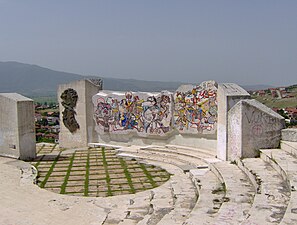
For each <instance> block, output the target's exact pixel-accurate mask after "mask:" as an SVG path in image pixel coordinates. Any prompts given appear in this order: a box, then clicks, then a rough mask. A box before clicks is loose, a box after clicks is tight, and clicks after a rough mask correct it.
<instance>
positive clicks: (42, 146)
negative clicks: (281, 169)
mask: <svg viewBox="0 0 297 225" xmlns="http://www.w3.org/2000/svg"><path fill="white" fill-rule="evenodd" d="M44 146H45V145H42V146H41V148H40V149H39V151H38V152H37V154H39V152H41V151H42V149H43V148H44Z"/></svg>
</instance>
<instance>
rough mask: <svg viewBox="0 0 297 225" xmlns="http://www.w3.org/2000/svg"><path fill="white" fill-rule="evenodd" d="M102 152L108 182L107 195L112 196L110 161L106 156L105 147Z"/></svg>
mask: <svg viewBox="0 0 297 225" xmlns="http://www.w3.org/2000/svg"><path fill="white" fill-rule="evenodd" d="M101 152H102V163H103V166H104V169H105V176H106V177H105V179H106V183H107V196H112V191H111V188H110V177H109V173H108V163H107V161H106V156H105V147H102V148H101Z"/></svg>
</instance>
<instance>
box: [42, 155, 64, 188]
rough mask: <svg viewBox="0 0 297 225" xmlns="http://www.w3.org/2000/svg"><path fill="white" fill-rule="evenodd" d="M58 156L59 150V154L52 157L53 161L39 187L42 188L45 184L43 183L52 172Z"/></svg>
mask: <svg viewBox="0 0 297 225" xmlns="http://www.w3.org/2000/svg"><path fill="white" fill-rule="evenodd" d="M59 158H60V152H59V154H58V155H57V156H56V158H55V159H54V161H53V163H52V165H51V167H50V169H49V170H48V172H47V174H46V175H45V177H44V180H43V181H42V182H41V183H40V185H39V187H41V188H44V186H45V184H46V182H47V180H48V178H49V177H50V175H51V173H52V172H53V170H54V167H55V165H56V164H57V162H58V160H59Z"/></svg>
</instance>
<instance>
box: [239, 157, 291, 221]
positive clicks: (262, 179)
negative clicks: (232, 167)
mask: <svg viewBox="0 0 297 225" xmlns="http://www.w3.org/2000/svg"><path fill="white" fill-rule="evenodd" d="M242 166H243V167H244V168H246V170H245V171H246V173H249V177H250V179H251V180H253V183H254V184H256V186H255V189H256V190H257V193H256V195H255V198H254V202H253V205H252V208H251V210H250V211H249V212H248V214H249V217H248V218H247V219H246V220H245V221H244V222H243V224H257V223H258V224H276V223H277V224H278V223H280V222H281V220H282V218H283V216H284V214H285V211H286V208H287V205H288V201H289V197H290V190H289V189H288V187H287V183H286V181H285V180H284V179H283V178H282V177H281V176H280V175H279V174H278V172H277V171H276V170H275V169H274V168H273V167H272V166H271V165H270V164H269V163H267V162H265V161H263V160H262V159H260V158H248V159H244V160H242Z"/></svg>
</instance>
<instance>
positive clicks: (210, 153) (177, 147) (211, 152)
mask: <svg viewBox="0 0 297 225" xmlns="http://www.w3.org/2000/svg"><path fill="white" fill-rule="evenodd" d="M165 147H166V148H168V149H173V150H178V151H181V152H185V153H192V152H193V153H198V154H204V155H207V156H209V157H215V156H216V152H215V151H214V150H208V149H202V148H192V147H186V146H180V145H165Z"/></svg>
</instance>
